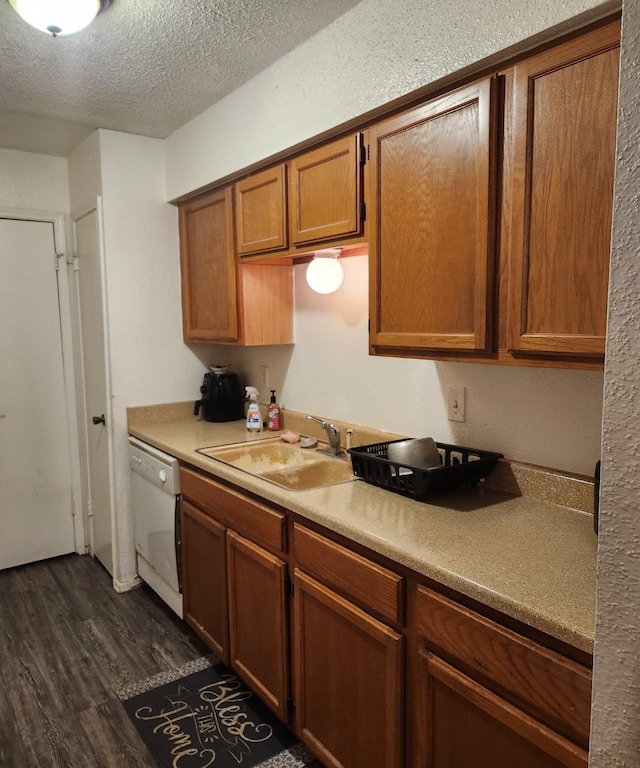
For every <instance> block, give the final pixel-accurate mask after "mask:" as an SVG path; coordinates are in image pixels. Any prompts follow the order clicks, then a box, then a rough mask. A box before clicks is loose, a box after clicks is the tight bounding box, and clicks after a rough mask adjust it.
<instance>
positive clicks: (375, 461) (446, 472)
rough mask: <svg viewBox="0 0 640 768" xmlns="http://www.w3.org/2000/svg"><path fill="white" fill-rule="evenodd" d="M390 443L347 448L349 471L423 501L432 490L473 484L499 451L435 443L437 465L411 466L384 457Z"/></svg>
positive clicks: (433, 491)
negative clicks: (349, 456)
mask: <svg viewBox="0 0 640 768" xmlns="http://www.w3.org/2000/svg"><path fill="white" fill-rule="evenodd" d="M392 442H400V441H394V440H392V441H390V442H386V443H373V444H372V445H362V446H359V447H358V448H350V449H349V453H350V454H351V462H352V464H353V471H354V473H355V474H356V476H357V477H360V478H361V479H362V480H364V481H365V482H366V483H371V484H372V485H377V486H379V487H380V488H385V489H386V490H388V491H393V492H394V493H400V494H402V495H403V496H409V497H410V498H412V499H416V500H417V501H424V500H425V498H426V497H427V496H428V495H429V494H432V493H437V492H438V491H445V490H448V489H450V488H456V487H458V486H460V485H476V484H477V483H478V482H479V481H480V480H482V479H484V478H485V477H487V475H489V474H490V473H491V471H492V470H493V468H494V467H495V465H496V463H497V461H498V459H501V458H503V454H502V453H493V452H491V451H479V450H477V449H476V448H466V447H464V446H462V445H451V444H449V443H436V446H437V448H438V453H439V454H440V461H441V462H442V463H441V465H440V466H439V467H428V468H425V467H414V466H410V465H407V464H403V463H402V462H398V461H391V460H390V459H389V458H388V451H389V445H390V444H391V443H392Z"/></svg>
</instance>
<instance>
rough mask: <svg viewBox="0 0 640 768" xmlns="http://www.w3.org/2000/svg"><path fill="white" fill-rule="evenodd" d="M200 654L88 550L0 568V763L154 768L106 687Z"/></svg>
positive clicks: (145, 593)
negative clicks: (117, 584)
mask: <svg viewBox="0 0 640 768" xmlns="http://www.w3.org/2000/svg"><path fill="white" fill-rule="evenodd" d="M208 652H209V651H208V649H207V647H206V646H205V645H204V644H203V643H202V642H201V641H200V639H199V638H198V637H197V636H196V635H195V634H194V633H193V632H192V631H191V629H190V628H189V627H188V626H187V625H186V624H185V623H184V622H182V621H180V620H179V619H178V618H177V617H176V616H175V615H174V614H173V613H172V612H171V611H170V610H169V609H168V608H167V607H166V606H165V605H164V604H163V603H162V602H161V601H160V600H159V598H157V597H156V595H155V593H153V592H152V591H151V590H150V589H148V588H147V587H146V586H144V587H141V588H140V589H135V590H133V591H131V592H127V593H125V594H122V595H119V594H117V593H116V592H115V591H114V590H113V588H112V585H111V577H110V576H109V574H108V573H107V572H106V571H105V570H104V568H102V566H101V565H100V564H99V563H98V561H97V560H94V559H93V558H91V557H88V556H84V557H81V556H79V555H68V556H66V557H60V558H54V559H52V560H45V561H43V562H40V563H34V564H32V565H26V566H21V567H19V568H13V569H9V570H5V571H0V689H1V690H0V767H1V768H157V766H156V764H155V762H154V760H153V758H152V757H151V755H150V754H149V752H148V750H147V748H146V746H145V745H144V743H143V742H142V740H141V739H140V737H139V736H138V733H137V731H136V730H135V728H134V726H133V725H132V723H131V722H130V720H129V718H128V717H127V715H126V713H125V711H124V708H123V707H122V705H121V704H120V702H119V700H118V697H117V695H116V693H115V690H116V689H117V688H119V687H121V686H123V685H125V684H128V683H133V682H136V681H139V680H143V679H144V678H147V677H149V676H150V675H153V674H156V673H158V672H162V671H165V670H168V669H172V668H174V667H178V666H180V665H182V664H185V663H186V662H188V661H191V660H193V659H197V658H199V657H200V656H203V655H205V654H207V653H208ZM313 765H314V768H322V766H321V765H320V763H314V764H313Z"/></svg>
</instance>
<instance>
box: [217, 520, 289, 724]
mask: <svg viewBox="0 0 640 768" xmlns="http://www.w3.org/2000/svg"><path fill="white" fill-rule="evenodd" d="M227 564H228V574H229V644H230V649H231V666H232V667H233V668H234V669H236V670H237V671H238V672H239V673H240V674H241V676H242V677H243V678H244V680H245V681H246V682H248V683H249V685H251V687H252V688H253V689H254V690H255V691H256V692H258V693H259V694H260V696H261V698H262V699H263V701H265V702H266V703H267V704H268V705H269V707H271V709H272V710H273V711H274V712H275V713H276V714H277V715H278V716H279V717H280V718H281V719H282V720H283V721H285V722H286V721H287V720H288V719H289V643H288V612H287V602H288V595H287V591H286V577H287V564H286V563H285V562H284V561H283V560H281V559H280V558H279V557H276V556H275V555H272V554H271V553H270V552H267V551H266V550H265V549H263V548H262V547H259V546H258V545H257V544H254V543H253V542H251V541H248V540H247V539H244V538H243V537H242V536H238V534H237V533H234V532H233V531H229V532H228V533H227Z"/></svg>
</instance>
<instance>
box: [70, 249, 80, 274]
mask: <svg viewBox="0 0 640 768" xmlns="http://www.w3.org/2000/svg"><path fill="white" fill-rule="evenodd" d="M71 263H72V264H73V271H74V272H78V271H79V270H80V262H79V261H78V254H77V253H74V254H73V258H72V259H71Z"/></svg>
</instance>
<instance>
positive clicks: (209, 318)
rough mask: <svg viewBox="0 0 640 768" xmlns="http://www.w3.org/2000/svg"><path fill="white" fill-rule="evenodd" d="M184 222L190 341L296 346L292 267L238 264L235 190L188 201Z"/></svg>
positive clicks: (185, 294) (184, 303) (181, 216)
mask: <svg viewBox="0 0 640 768" xmlns="http://www.w3.org/2000/svg"><path fill="white" fill-rule="evenodd" d="M179 220H180V252H181V266H182V315H183V333H184V340H185V341H187V342H215V343H221V344H225V343H226V344H241V345H244V346H253V345H259V344H290V343H292V342H293V271H292V267H291V266H290V265H287V264H238V263H237V261H236V254H235V243H234V226H233V223H234V217H233V189H232V187H222V188H221V189H217V190H214V191H213V192H208V193H205V194H203V195H200V196H198V197H196V198H194V199H192V200H189V201H188V202H186V203H183V204H182V205H181V206H180V212H179Z"/></svg>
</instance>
